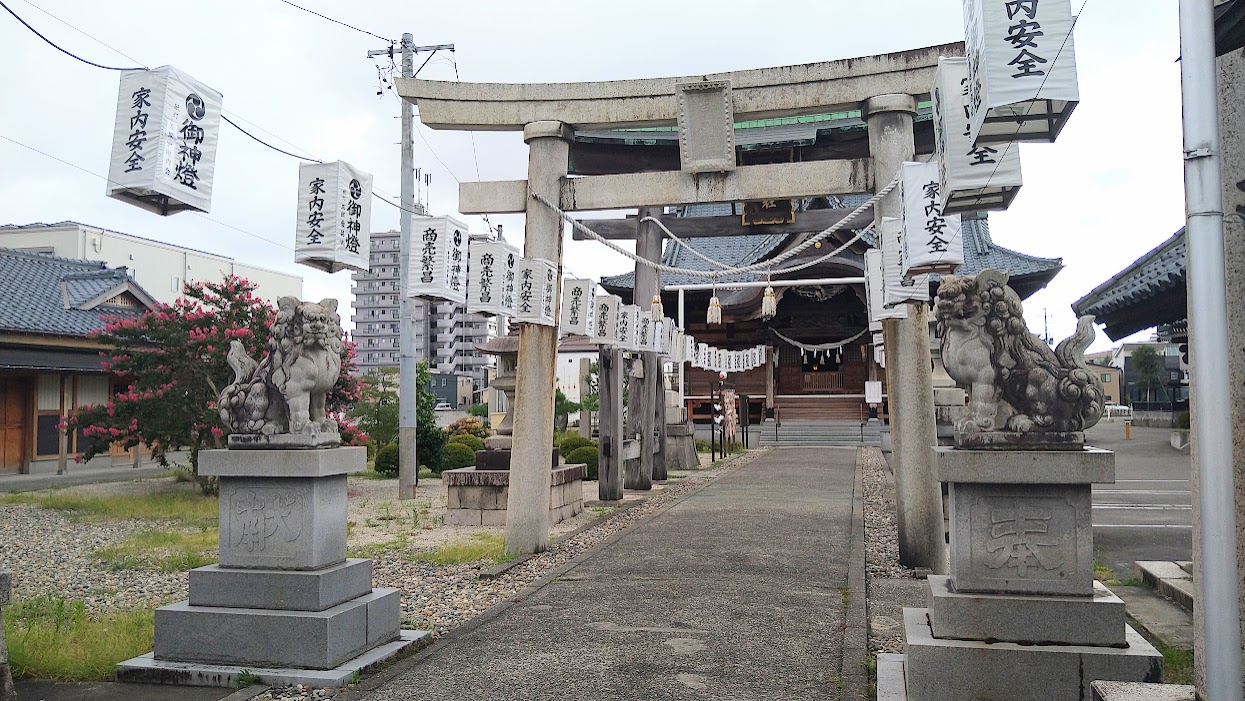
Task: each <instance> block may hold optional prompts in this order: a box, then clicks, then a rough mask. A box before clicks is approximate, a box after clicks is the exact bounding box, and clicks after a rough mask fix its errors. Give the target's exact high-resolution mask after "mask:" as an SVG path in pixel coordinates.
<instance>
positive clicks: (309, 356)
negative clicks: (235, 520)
mask: <svg viewBox="0 0 1245 701" xmlns="http://www.w3.org/2000/svg"><path fill="white" fill-rule="evenodd" d="M269 331H270V333H269V336H268V355H266V356H265V357H264V358H263V359H262V360H260V361H259V362H256V361H255V360H253V359H252V358H251V357H250V356H248V355H247V353H246V349H245V347H243V345H242V343H241V342H240V341H237V340H234V341H232V342H231V343H230V344H229V354H228V362H229V366H230V367H231V368H233V371H234V381H233V384H231V385H229V386H228V387H226V388H225V389H224V391H223V392H221V395H220V401H219V402H218V407H219V409H220V415H221V419H223V420H224V422H225V424H226V425H227V426H229V428H230V429H231V430H232V431H233V435H231V436H230V445H231V446H234V445H240V444H250V445H255V444H264V443H272V442H273V439H275V438H278V437H280V436H282V435H284V434H289V435H290V436H301V437H309V438H303V439H297V438H296V439H294V440H293V442H294V443H299V442H305V443H308V444H314V445H317V446H318V445H320V444H326V445H328V444H339V443H340V442H341V439H340V436H339V434H338V430H337V422H336V421H334V420H333V419H332V418H331V417H329V416H328V415H327V414H326V413H325V398H326V395H327V393H328V391H329V390H330V389H332V388H333V385H334V384H336V383H337V378H338V375H339V374H340V373H341V352H342V348H343V346H344V343H345V342H344V340H343V333H342V327H341V317H340V316H338V314H337V300H335V299H324V300H321V301H320V302H318V303H316V302H300V301H299V300H298V299H297V298H294V297H282V298H281V299H280V300H278V301H277V314H276V317H275V318H274V319H273V322H272V325H271V326H270V327H269Z"/></svg>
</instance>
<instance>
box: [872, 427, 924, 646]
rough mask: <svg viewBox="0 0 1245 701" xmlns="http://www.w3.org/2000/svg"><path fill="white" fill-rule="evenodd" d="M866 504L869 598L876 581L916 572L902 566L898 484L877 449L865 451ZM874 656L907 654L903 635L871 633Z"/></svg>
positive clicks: (912, 576) (898, 577)
mask: <svg viewBox="0 0 1245 701" xmlns="http://www.w3.org/2000/svg"><path fill="white" fill-rule="evenodd" d="M862 450H863V464H864V488H865V494H864V501H865V595H866V597H868V596H869V591H870V589H871V588H872V586H871V585H872V581H873V580H874V579H913V578H914V577H915V571H914V570H912V569H911V568H908V567H904V566H903V565H901V564H899V527H898V526H897V525H896V522H895V482H894V480H893V478H892V477H891V475H890V473H889V472H888V470H887V467H886V461H885V460H883V459H882V451H880V450H878V449H877V448H863V449H862ZM869 650H870V652H874V653H877V652H903V631H902V630H898V631H897V632H895V633H893V634H891V635H883V634H880V632H879V631H877V630H874V629H872V628H871V629H870V631H869Z"/></svg>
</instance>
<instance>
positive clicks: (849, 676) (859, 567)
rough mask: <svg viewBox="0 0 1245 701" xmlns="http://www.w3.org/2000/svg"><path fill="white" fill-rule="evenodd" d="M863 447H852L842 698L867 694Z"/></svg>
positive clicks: (867, 602) (866, 599) (867, 624)
mask: <svg viewBox="0 0 1245 701" xmlns="http://www.w3.org/2000/svg"><path fill="white" fill-rule="evenodd" d="M863 458H864V450H857V451H856V475H855V479H854V480H853V481H852V525H851V529H850V533H851V536H850V537H851V540H850V546H849V548H850V549H849V551H848V556H847V583H846V589H847V601H846V603H845V604H844V610H843V648H842V651H843V662H842V665H843V666H842V669H841V670H840V675H841V676H842V678H843V697H842V698H844V699H859V700H860V701H864V699H868V698H869V671H868V666H867V665H868V660H869V610H868V607H869V599H868V596H867V595H866V590H865V489H864V475H865V470H864V460H863Z"/></svg>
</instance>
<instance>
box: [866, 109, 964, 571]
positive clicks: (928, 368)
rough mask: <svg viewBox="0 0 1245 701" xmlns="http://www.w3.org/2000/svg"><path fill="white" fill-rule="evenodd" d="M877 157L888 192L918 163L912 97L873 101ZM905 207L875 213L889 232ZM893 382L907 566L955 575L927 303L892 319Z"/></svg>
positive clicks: (889, 199)
mask: <svg viewBox="0 0 1245 701" xmlns="http://www.w3.org/2000/svg"><path fill="white" fill-rule="evenodd" d="M862 112H863V115H864V117H865V120H866V123H867V125H868V130H869V154H870V155H871V156H872V158H873V172H874V173H876V174H877V182H878V183H879V184H880V185H881V184H884V183H886V182H888V181H889V179H890V178H891V177H892V176H893V175H894V174H897V173H899V170H900V168H901V167H902V166H903V163H904V161H910V160H912V158H913V156H914V154H915V152H916V146H915V142H914V140H913V136H912V117H913V115H915V114H916V99H915V98H914V97H912V96H911V95H878V96H877V97H872V98H870V99H868V100H866V101H865V103H864V107H863V110H862ZM902 210H903V202H902V201H901V200H900V199H899V189H898V188H896V189H894V190H892V191H891V192H890V194H888V195H887V196H886V197H884V198H882V200H881V201H880V202H878V203H877V205H876V206H875V207H874V208H873V217H874V222H875V223H876V224H877V226H878V230H881V225H882V217H899V216H900V215H901V213H902ZM882 332H883V333H884V334H885V342H886V363H887V368H886V371H887V376H888V379H889V380H890V416H891V443H892V450H891V455H892V458H893V459H894V460H895V463H896V464H895V466H894V473H895V506H896V520H897V521H898V525H899V562H900V563H901V564H904V565H907V566H909V567H928V568H930V569H931V570H933V571H934V572H935V573H936V574H945V573H946V572H947V545H946V540H945V537H944V530H943V518H942V488H941V486H940V485H939V484H938V481H937V480H936V479H934V469H933V468H934V466H933V462H932V460H931V458H930V456H931V453H932V451H933V449H934V446H935V445H937V444H938V433H937V428H936V427H935V425H934V385H933V378H932V375H931V372H932V367H933V366H932V362H933V361H932V358H931V357H930V352H929V313H928V310H927V309H926V305H925V303H924V302H917V303H909V304H908V318H906V319H886V320H884V321H883V322H882Z"/></svg>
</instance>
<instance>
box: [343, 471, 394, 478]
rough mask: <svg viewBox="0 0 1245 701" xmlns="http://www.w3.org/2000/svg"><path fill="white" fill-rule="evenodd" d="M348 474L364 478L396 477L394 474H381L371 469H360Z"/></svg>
mask: <svg viewBox="0 0 1245 701" xmlns="http://www.w3.org/2000/svg"><path fill="white" fill-rule="evenodd" d="M350 476H351V477H358V478H359V479H365V480H396V479H398V476H397V475H396V474H395V475H385V474H381V473H379V472H377V471H376V470H371V469H368V470H360V471H359V472H351V473H350Z"/></svg>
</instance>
